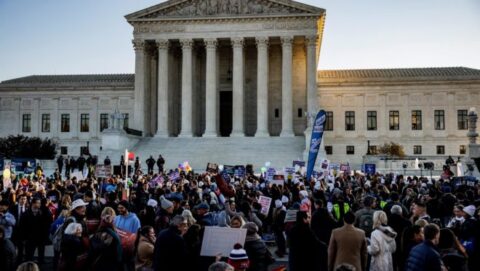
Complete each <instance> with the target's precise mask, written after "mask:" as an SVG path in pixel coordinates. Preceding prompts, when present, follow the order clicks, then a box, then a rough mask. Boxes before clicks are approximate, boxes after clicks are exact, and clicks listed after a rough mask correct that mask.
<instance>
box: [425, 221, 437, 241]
mask: <svg viewBox="0 0 480 271" xmlns="http://www.w3.org/2000/svg"><path fill="white" fill-rule="evenodd" d="M439 232H440V228H439V227H438V226H437V225H436V224H428V225H427V226H425V228H423V235H424V236H425V239H426V240H433V239H434V238H435V236H436V235H437V234H438V233H439Z"/></svg>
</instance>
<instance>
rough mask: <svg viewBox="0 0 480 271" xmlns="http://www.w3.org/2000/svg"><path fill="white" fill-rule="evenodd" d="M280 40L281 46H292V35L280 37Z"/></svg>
mask: <svg viewBox="0 0 480 271" xmlns="http://www.w3.org/2000/svg"><path fill="white" fill-rule="evenodd" d="M280 41H281V42H282V46H292V42H293V36H283V37H280Z"/></svg>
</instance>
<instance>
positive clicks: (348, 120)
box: [345, 111, 355, 131]
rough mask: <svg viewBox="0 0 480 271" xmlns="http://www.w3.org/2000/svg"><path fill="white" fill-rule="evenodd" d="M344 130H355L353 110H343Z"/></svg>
mask: <svg viewBox="0 0 480 271" xmlns="http://www.w3.org/2000/svg"><path fill="white" fill-rule="evenodd" d="M345 131H355V111H346V112H345Z"/></svg>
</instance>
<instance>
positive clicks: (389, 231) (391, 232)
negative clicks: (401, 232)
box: [377, 225, 397, 241]
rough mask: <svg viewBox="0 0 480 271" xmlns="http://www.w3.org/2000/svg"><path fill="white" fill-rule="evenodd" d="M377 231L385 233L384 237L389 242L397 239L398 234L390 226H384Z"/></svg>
mask: <svg viewBox="0 0 480 271" xmlns="http://www.w3.org/2000/svg"><path fill="white" fill-rule="evenodd" d="M377 229H378V230H379V231H381V232H382V233H383V235H384V236H385V237H386V239H387V240H388V241H390V240H391V239H392V240H393V239H395V237H396V236H397V233H396V232H395V231H394V230H393V229H392V228H390V227H388V226H383V225H382V226H379V227H378V228H377Z"/></svg>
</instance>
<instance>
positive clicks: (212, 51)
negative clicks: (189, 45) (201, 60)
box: [203, 39, 218, 137]
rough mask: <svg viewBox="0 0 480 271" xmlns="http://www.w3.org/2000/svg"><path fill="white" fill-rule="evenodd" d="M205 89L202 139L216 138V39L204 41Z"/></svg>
mask: <svg viewBox="0 0 480 271" xmlns="http://www.w3.org/2000/svg"><path fill="white" fill-rule="evenodd" d="M205 49H206V52H207V60H206V62H207V63H206V65H207V69H206V76H205V77H206V80H205V81H206V83H205V84H206V87H205V133H204V135H203V136H204V137H216V136H217V112H218V110H217V39H206V40H205Z"/></svg>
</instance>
